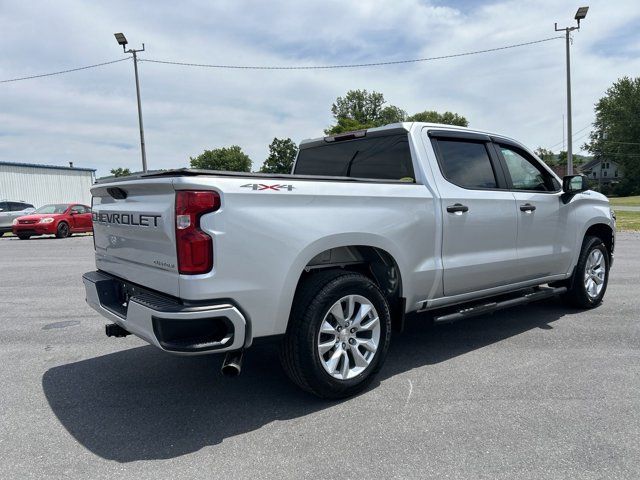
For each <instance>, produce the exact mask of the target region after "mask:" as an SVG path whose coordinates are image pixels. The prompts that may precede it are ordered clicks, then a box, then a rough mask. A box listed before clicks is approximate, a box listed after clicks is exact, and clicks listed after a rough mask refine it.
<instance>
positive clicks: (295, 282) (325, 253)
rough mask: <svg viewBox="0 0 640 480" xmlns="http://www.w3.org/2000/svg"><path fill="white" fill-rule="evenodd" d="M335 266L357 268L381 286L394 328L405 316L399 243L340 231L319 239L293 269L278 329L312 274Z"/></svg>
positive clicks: (356, 269)
mask: <svg viewBox="0 0 640 480" xmlns="http://www.w3.org/2000/svg"><path fill="white" fill-rule="evenodd" d="M330 268H335V269H342V270H345V271H355V272H358V273H362V274H364V275H366V276H367V277H369V278H371V279H372V280H373V282H374V283H376V284H377V285H378V287H380V289H381V290H382V292H383V294H384V295H385V297H387V301H388V302H389V307H390V309H391V312H392V319H393V322H394V329H401V328H402V322H403V320H404V311H405V300H404V296H403V292H404V288H405V285H404V284H403V279H404V278H405V276H404V275H403V273H404V272H405V268H404V264H403V261H402V256H401V254H400V251H399V249H398V248H396V246H395V245H394V244H393V243H392V242H390V241H388V240H387V239H385V238H383V237H379V236H377V235H348V234H346V235H337V236H333V237H327V238H323V239H320V240H317V241H316V242H314V243H313V244H311V245H309V246H308V247H307V248H306V249H304V250H303V251H302V252H301V253H300V255H298V257H297V258H296V260H295V262H294V263H293V265H292V266H291V268H290V269H289V273H288V275H287V281H286V282H285V285H284V292H283V293H284V294H283V295H282V297H281V298H282V300H281V305H280V308H279V312H280V315H279V316H278V318H279V322H282V324H281V325H280V327H279V328H278V330H280V331H283V332H284V331H285V330H286V328H287V326H288V323H289V317H290V314H291V310H292V308H293V301H294V297H295V294H296V291H297V289H298V287H299V286H300V284H301V283H302V282H303V281H304V280H305V279H307V278H308V277H309V276H310V275H313V274H314V273H317V272H319V271H322V270H326V269H330Z"/></svg>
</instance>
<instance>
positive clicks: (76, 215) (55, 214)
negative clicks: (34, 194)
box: [12, 203, 93, 240]
mask: <svg viewBox="0 0 640 480" xmlns="http://www.w3.org/2000/svg"><path fill="white" fill-rule="evenodd" d="M12 230H13V234H14V235H17V236H18V238H19V239H20V240H27V239H28V238H30V237H33V236H36V235H55V236H56V237H58V238H65V237H68V236H70V235H71V234H72V233H84V232H91V231H92V230H93V223H92V221H91V208H90V207H87V206H86V205H80V204H77V203H56V204H53V205H45V206H44V207H40V208H38V209H37V210H35V211H34V212H33V213H31V214H29V215H25V216H23V217H18V218H16V219H15V220H14V221H13V226H12Z"/></svg>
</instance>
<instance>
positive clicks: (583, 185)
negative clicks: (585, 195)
mask: <svg viewBox="0 0 640 480" xmlns="http://www.w3.org/2000/svg"><path fill="white" fill-rule="evenodd" d="M562 190H563V192H564V193H563V194H562V201H563V203H568V202H569V200H571V197H573V196H574V195H575V194H576V193H581V192H585V191H587V190H589V181H588V180H587V177H585V176H584V175H567V176H565V177H563V178H562Z"/></svg>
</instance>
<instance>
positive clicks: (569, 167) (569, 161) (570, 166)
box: [555, 7, 589, 175]
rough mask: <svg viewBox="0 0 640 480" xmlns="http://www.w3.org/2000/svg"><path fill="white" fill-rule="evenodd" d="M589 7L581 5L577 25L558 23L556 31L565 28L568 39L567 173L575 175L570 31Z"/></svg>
mask: <svg viewBox="0 0 640 480" xmlns="http://www.w3.org/2000/svg"><path fill="white" fill-rule="evenodd" d="M588 11H589V7H580V8H578V11H577V12H576V16H575V17H574V18H575V19H576V21H577V22H578V25H577V26H574V27H565V28H558V24H557V23H556V24H555V29H556V32H561V31H562V30H564V32H565V39H566V44H567V45H566V47H567V48H566V50H567V175H573V139H572V138H571V137H572V124H571V54H570V43H571V40H570V38H569V32H572V31H574V30H580V20H584V19H585V17H586V16H587V12H588Z"/></svg>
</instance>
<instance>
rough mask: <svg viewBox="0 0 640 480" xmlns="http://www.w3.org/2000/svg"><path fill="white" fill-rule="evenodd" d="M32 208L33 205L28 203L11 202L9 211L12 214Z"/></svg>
mask: <svg viewBox="0 0 640 480" xmlns="http://www.w3.org/2000/svg"><path fill="white" fill-rule="evenodd" d="M30 206H31V205H29V204H28V203H19V202H9V210H11V211H12V212H21V211H22V210H25V209H27V208H29V207H30Z"/></svg>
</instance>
